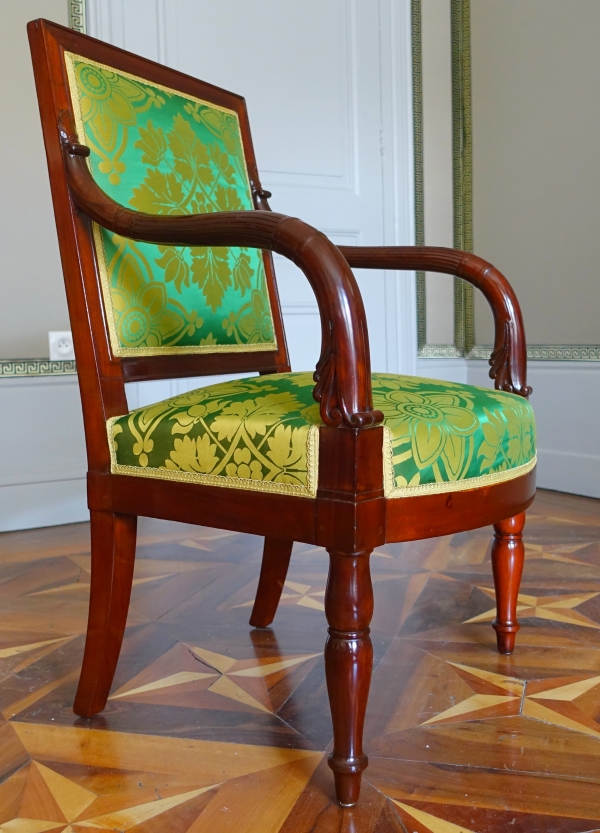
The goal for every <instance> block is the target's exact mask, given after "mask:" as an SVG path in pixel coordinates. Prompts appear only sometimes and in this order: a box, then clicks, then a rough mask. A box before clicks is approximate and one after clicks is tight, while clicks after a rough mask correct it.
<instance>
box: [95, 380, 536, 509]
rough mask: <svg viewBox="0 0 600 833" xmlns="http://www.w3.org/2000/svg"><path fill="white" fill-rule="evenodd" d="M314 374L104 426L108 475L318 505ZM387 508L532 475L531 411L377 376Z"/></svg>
mask: <svg viewBox="0 0 600 833" xmlns="http://www.w3.org/2000/svg"><path fill="white" fill-rule="evenodd" d="M313 387H314V382H313V379H312V374H310V373H280V374H277V375H271V376H260V377H256V378H252V379H242V380H239V381H233V382H225V383H222V384H217V385H210V386H208V387H206V388H202V389H200V390H195V391H191V392H190V393H187V394H185V395H182V396H176V397H173V398H172V399H167V400H165V401H164V402H159V403H157V404H155V405H151V406H149V407H146V408H138V409H137V410H135V411H132V412H131V413H130V414H126V415H125V416H120V417H115V418H113V419H111V420H109V422H108V434H109V443H110V446H111V453H112V471H113V472H115V473H117V474H130V475H131V474H132V475H136V476H140V477H158V478H162V479H173V480H188V481H192V482H200V483H206V484H211V485H217V486H229V487H234V488H243V489H256V490H259V491H274V492H279V493H283V494H296V495H300V496H305V497H313V496H314V495H315V494H316V490H317V485H318V482H317V481H318V438H319V430H318V429H319V426H320V425H321V420H320V416H319V408H318V406H317V404H316V403H315V402H314V400H313V398H312V390H313ZM373 403H374V406H375V408H378V409H379V410H381V411H383V413H384V417H385V419H384V483H385V491H386V495H387V496H388V497H403V496H407V495H418V494H424V493H428V492H435V491H455V490H457V489H461V488H475V487H476V486H478V485H484V484H487V483H496V482H501V481H502V480H508V479H511V478H513V477H518V476H520V475H522V474H525V473H526V471H528V470H529V469H531V468H532V467H533V466H534V465H535V423H534V419H533V412H532V409H531V406H530V405H529V403H528V402H527V401H526V400H524V399H522V398H521V397H519V396H515V395H513V394H510V393H503V392H500V391H495V390H488V389H487V388H477V387H473V386H470V385H459V384H454V383H452V382H438V381H435V380H432V379H420V378H416V377H411V376H395V375H390V374H385V373H374V374H373Z"/></svg>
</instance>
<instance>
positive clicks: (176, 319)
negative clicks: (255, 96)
mask: <svg viewBox="0 0 600 833" xmlns="http://www.w3.org/2000/svg"><path fill="white" fill-rule="evenodd" d="M65 58H66V65H67V70H68V76H69V87H70V91H71V98H72V102H73V110H74V114H75V120H76V122H77V131H78V134H79V136H80V138H81V141H83V142H84V143H85V144H86V145H87V146H88V147H89V148H90V157H89V164H90V170H91V172H92V175H93V177H94V179H95V180H96V182H97V183H98V185H100V187H101V188H102V189H103V190H104V191H105V192H106V193H107V194H108V195H109V196H110V197H112V198H113V199H114V200H116V201H117V202H119V203H121V204H122V205H126V206H131V207H132V208H135V209H137V210H138V211H142V212H145V213H148V214H171V215H173V214H203V213H206V212H213V211H239V210H242V209H253V208H254V205H253V202H252V195H251V190H250V182H249V178H248V171H247V168H246V162H245V158H244V153H243V149H242V139H241V133H240V125H239V120H238V116H237V114H236V113H235V112H233V111H232V110H228V109H226V108H224V107H219V106H218V105H216V104H210V103H208V102H205V101H201V100H200V99H198V98H194V97H193V96H189V95H185V94H184V93H181V92H175V91H174V90H169V89H168V88H166V87H162V86H160V85H157V84H153V83H151V82H149V81H147V80H145V79H143V78H137V77H136V76H133V75H130V74H128V73H125V72H117V71H116V70H115V69H112V68H111V67H107V66H104V65H103V64H98V63H96V62H94V61H91V60H89V59H88V58H85V59H84V58H81V57H79V56H77V55H73V54H71V53H66V55H65ZM94 241H95V247H96V255H97V258H98V266H99V271H100V276H101V280H102V289H103V296H104V304H105V308H106V312H107V320H108V325H109V331H110V338H111V346H112V350H113V353H114V354H115V355H117V356H140V355H161V354H164V353H206V352H209V353H218V352H232V351H236V352H240V351H241V352H243V351H250V350H251V351H252V352H256V351H257V350H274V349H276V346H277V345H276V338H275V334H274V329H273V317H272V312H271V306H270V301H269V295H268V291H267V286H266V280H265V271H264V263H263V254H262V252H260V251H259V250H257V249H246V248H225V247H219V246H216V247H211V248H206V247H195V248H189V247H177V246H157V245H154V244H152V243H139V242H135V241H133V240H128V239H126V238H124V237H121V236H120V235H117V234H112V233H111V232H109V231H107V230H106V229H102V228H100V227H99V226H97V225H96V224H94Z"/></svg>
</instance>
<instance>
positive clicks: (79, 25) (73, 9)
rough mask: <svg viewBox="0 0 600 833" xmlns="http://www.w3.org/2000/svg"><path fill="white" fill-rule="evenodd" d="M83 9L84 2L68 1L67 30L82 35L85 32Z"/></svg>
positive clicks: (83, 0) (82, 0)
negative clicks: (69, 29)
mask: <svg viewBox="0 0 600 833" xmlns="http://www.w3.org/2000/svg"><path fill="white" fill-rule="evenodd" d="M85 7H86V0H69V28H71V29H74V30H75V31H76V32H82V33H83V34H84V35H85V33H86V31H87V26H86V8H85Z"/></svg>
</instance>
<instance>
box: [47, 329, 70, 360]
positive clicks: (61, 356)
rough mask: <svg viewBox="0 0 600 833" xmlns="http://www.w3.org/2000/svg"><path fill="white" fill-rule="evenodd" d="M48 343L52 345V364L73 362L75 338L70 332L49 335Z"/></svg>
mask: <svg viewBox="0 0 600 833" xmlns="http://www.w3.org/2000/svg"><path fill="white" fill-rule="evenodd" d="M48 343H49V345H50V361H51V362H66V361H73V359H74V358H75V353H74V351H73V336H72V335H71V333H70V332H69V331H67V332H60V333H56V332H54V333H53V332H50V333H48Z"/></svg>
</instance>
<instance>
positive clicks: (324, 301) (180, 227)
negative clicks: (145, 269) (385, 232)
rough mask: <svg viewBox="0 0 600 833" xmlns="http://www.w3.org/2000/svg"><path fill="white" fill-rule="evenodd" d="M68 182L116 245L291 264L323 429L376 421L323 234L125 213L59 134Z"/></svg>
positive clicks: (339, 271) (356, 319)
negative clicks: (303, 283) (302, 292)
mask: <svg viewBox="0 0 600 833" xmlns="http://www.w3.org/2000/svg"><path fill="white" fill-rule="evenodd" d="M62 143H63V148H64V159H65V167H66V172H67V181H68V184H69V188H70V191H71V195H72V198H73V201H74V203H75V205H76V206H77V208H78V209H79V210H80V211H82V212H83V213H84V214H86V215H87V216H88V217H90V218H91V219H92V220H95V222H97V223H98V224H99V225H101V226H103V227H104V228H107V229H109V231H113V232H115V233H117V234H121V235H123V237H129V238H131V239H133V240H142V241H145V242H147V243H160V244H163V245H172V246H248V247H249V248H255V249H268V250H270V251H273V252H277V253H278V254H281V255H283V256H284V257H287V258H289V259H290V260H292V261H293V262H294V263H295V264H296V265H297V266H299V267H300V269H302V271H303V272H304V274H305V275H306V277H307V278H308V280H309V282H310V285H311V286H312V288H313V291H314V293H315V295H316V298H317V303H318V305H319V312H320V316H321V330H322V344H321V357H320V359H319V362H318V364H317V368H316V370H315V374H314V379H315V382H316V386H315V389H314V391H313V396H314V398H315V399H316V400H317V402H319V403H320V406H321V419H322V420H323V422H324V423H325V424H326V425H334V426H335V425H340V424H343V425H346V426H348V427H351V428H359V427H362V426H367V425H376V424H377V423H379V422H381V421H382V420H383V414H382V413H381V412H380V411H374V410H373V398H372V392H371V363H370V358H369V341H368V335H367V323H366V317H365V310H364V306H363V302H362V298H361V295H360V291H359V289H358V285H357V283H356V280H355V278H354V275H353V274H352V270H351V269H350V268H349V266H348V264H347V262H346V261H345V259H344V258H343V257H342V255H341V254H340V252H339V250H338V248H337V247H336V246H334V245H333V243H331V242H330V241H329V240H328V239H327V237H325V235H324V234H322V233H321V232H319V231H317V230H316V229H314V228H312V227H311V226H309V225H307V224H306V223H303V222H302V221H301V220H297V219H295V218H293V217H286V216H285V215H283V214H276V213H274V212H272V211H227V212H222V213H214V214H196V215H186V216H157V215H154V214H143V213H141V212H137V211H131V210H130V209H128V208H125V207H124V206H122V205H119V203H117V202H115V201H114V200H112V199H111V198H110V197H109V196H108V195H107V194H106V193H105V192H104V191H103V190H102V189H101V188H100V187H99V185H97V184H96V182H95V180H94V178H93V177H92V174H91V172H90V169H89V167H88V165H87V163H86V161H85V157H86V156H88V155H89V149H88V148H87V147H85V145H80V144H77V143H76V142H74V141H72V140H70V139H69V138H68V136H67V135H66V132H64V131H63V132H62Z"/></svg>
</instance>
